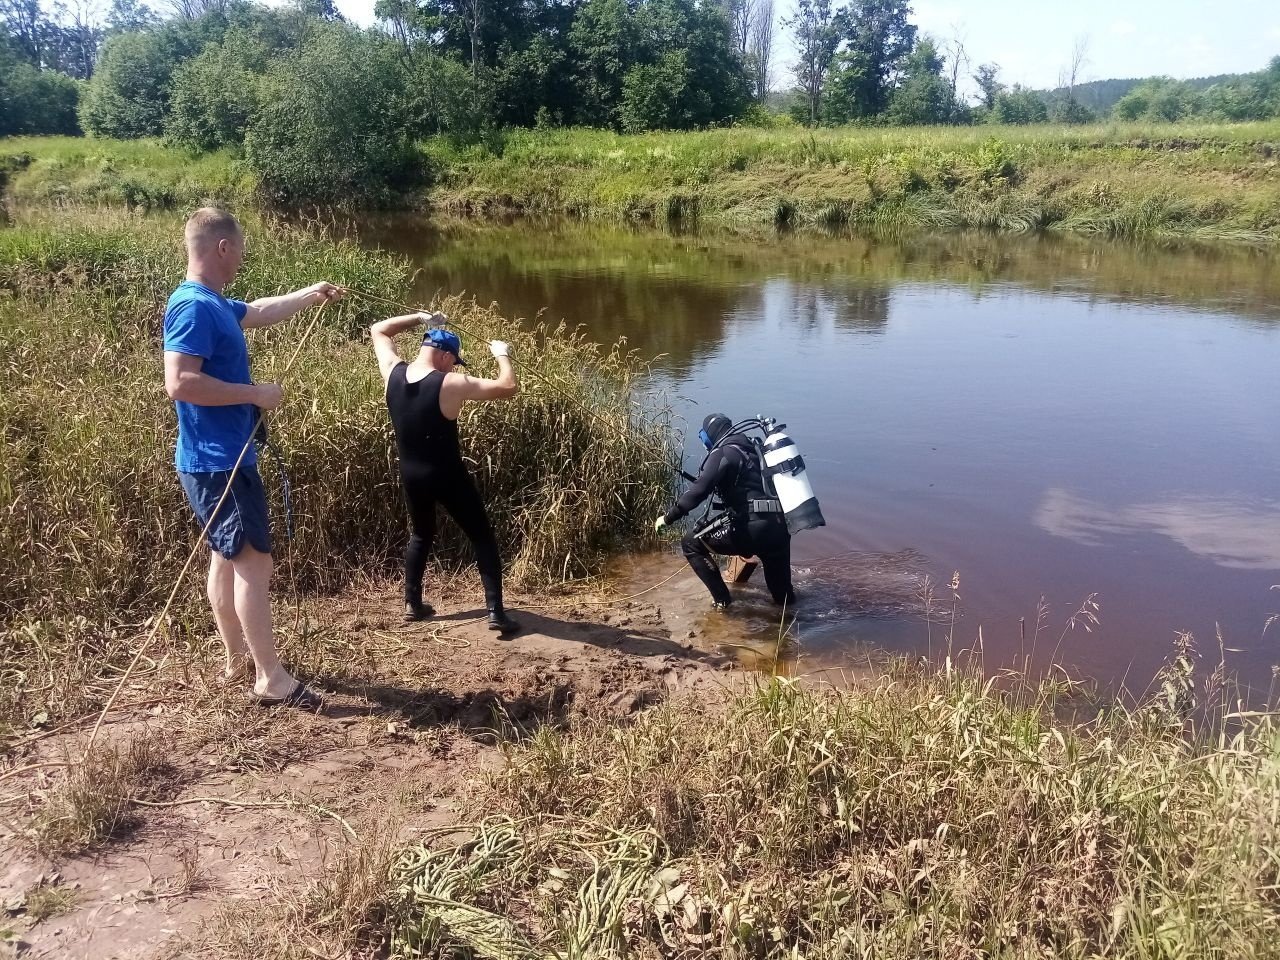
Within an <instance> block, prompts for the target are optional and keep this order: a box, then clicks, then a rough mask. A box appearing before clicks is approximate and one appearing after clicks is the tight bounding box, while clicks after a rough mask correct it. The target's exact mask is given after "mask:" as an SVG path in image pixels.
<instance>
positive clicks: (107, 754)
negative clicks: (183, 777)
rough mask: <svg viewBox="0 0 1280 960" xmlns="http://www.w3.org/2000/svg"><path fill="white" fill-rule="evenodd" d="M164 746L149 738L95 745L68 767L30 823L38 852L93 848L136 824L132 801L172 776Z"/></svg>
mask: <svg viewBox="0 0 1280 960" xmlns="http://www.w3.org/2000/svg"><path fill="white" fill-rule="evenodd" d="M166 757H167V749H166V745H165V744H164V743H162V742H161V740H160V738H158V737H156V736H154V735H145V734H144V735H139V736H136V737H134V738H133V739H131V740H129V741H128V742H126V743H124V744H121V745H116V744H101V745H98V746H96V747H95V748H94V749H93V751H92V752H90V754H89V755H88V756H87V757H85V758H84V760H83V762H78V761H77V762H76V763H73V764H71V765H70V766H69V767H68V768H67V772H66V774H65V775H64V776H62V777H60V778H59V779H58V780H57V781H56V783H55V786H54V787H53V788H51V790H50V792H49V794H48V796H47V797H45V798H44V802H43V803H42V804H41V806H40V808H39V810H38V812H37V813H36V815H35V816H34V817H33V818H32V819H31V822H30V826H29V827H28V830H27V839H28V841H29V842H30V844H31V845H32V846H33V847H34V848H35V849H36V850H37V851H39V852H40V853H41V854H43V855H45V856H48V857H66V856H70V855H72V854H76V853H80V852H82V851H85V850H92V849H94V848H95V847H99V846H101V845H102V844H104V843H106V842H107V841H108V840H112V839H115V838H117V837H120V836H122V835H124V834H125V833H127V832H128V831H129V830H130V829H132V828H133V827H134V826H135V825H136V824H137V823H138V813H137V808H136V807H135V805H134V801H135V800H136V799H138V798H140V797H147V796H152V797H154V796H155V795H156V792H157V791H158V790H160V789H162V788H163V786H164V784H165V782H166V780H167V779H168V778H169V777H170V775H171V774H172V767H171V766H170V763H169V761H168V759H167V758H166Z"/></svg>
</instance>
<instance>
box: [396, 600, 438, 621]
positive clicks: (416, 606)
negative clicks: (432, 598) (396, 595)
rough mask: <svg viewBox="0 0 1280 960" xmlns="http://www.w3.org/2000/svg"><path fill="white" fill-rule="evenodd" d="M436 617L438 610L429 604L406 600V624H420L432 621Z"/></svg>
mask: <svg viewBox="0 0 1280 960" xmlns="http://www.w3.org/2000/svg"><path fill="white" fill-rule="evenodd" d="M435 615H436V608H435V607H433V606H432V605H431V604H429V603H423V602H422V601H421V600H416V601H415V600H405V602H404V622H405V623H420V622H422V621H423V620H430V619H431V618H432V617H434V616H435Z"/></svg>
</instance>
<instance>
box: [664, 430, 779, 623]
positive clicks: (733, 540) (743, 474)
mask: <svg viewBox="0 0 1280 960" xmlns="http://www.w3.org/2000/svg"><path fill="white" fill-rule="evenodd" d="M732 426H733V422H732V421H731V420H730V419H729V418H728V417H726V416H725V415H724V414H723V413H713V414H711V416H709V417H707V418H706V419H705V420H703V421H702V432H701V433H700V434H699V437H700V438H701V439H702V443H703V445H704V446H706V448H707V449H708V450H710V451H711V453H710V455H709V456H708V457H707V460H706V462H705V463H704V464H703V465H702V472H701V473H699V474H698V479H697V480H696V481H694V483H693V484H692V485H691V486H690V487H689V489H688V490H686V491H685V492H684V493H683V494H681V495H680V498H679V499H678V500H676V505H675V506H674V507H672V508H671V509H670V510H668V511H667V512H666V513H664V514H663V515H662V516H660V517H658V519H657V521H656V522H655V523H654V530H661V529H662V528H663V527H665V526H666V525H667V524H669V523H675V522H676V521H677V520H679V519H680V518H681V517H683V516H685V515H687V514H688V513H690V512H691V511H693V510H694V509H696V508H697V506H698V505H699V504H700V503H702V501H704V500H706V499H707V497H709V496H710V495H711V494H712V493H715V494H716V496H717V497H719V498H720V501H721V502H722V503H723V504H724V506H725V509H726V510H727V511H728V522H727V524H725V525H724V526H722V527H720V528H719V529H718V530H714V531H711V532H708V533H707V534H705V535H704V536H702V537H698V536H695V535H694V534H692V533H690V534H688V535H686V536H685V537H684V538H683V539H682V540H681V541H680V546H681V548H682V549H683V550H684V555H685V558H686V559H687V560H688V561H689V566H691V567H692V568H693V572H694V573H696V574H697V575H698V579H699V580H701V581H702V582H703V583H704V584H706V587H707V589H708V590H710V591H711V600H712V605H713V606H714V607H715V608H716V609H717V610H724V609H725V608H726V607H728V606H729V604H730V603H732V602H733V596H732V595H731V594H730V593H729V588H728V587H727V586H725V583H724V577H722V576H721V575H720V565H719V563H718V562H717V561H716V558H715V554H717V553H722V554H734V555H736V556H740V557H752V556H754V557H758V558H759V559H760V565H761V566H762V567H764V581H765V585H766V586H767V587H768V588H769V594H770V596H772V597H773V602H774V603H777V604H786V605H787V606H791V605H792V604H793V603H795V599H796V595H795V591H794V590H793V589H792V587H791V534H790V533H788V532H787V521H786V518H785V517H784V515H783V513H782V507H781V505H780V504H779V503H778V501H777V500H776V499H774V498H773V497H772V496H770V494H769V493H768V492H767V491H766V489H765V484H764V477H763V476H762V475H761V472H760V460H759V458H758V457H757V455H756V451H755V447H754V446H753V445H752V443H751V440H750V438H748V437H746V436H730V437H728V438H727V439H725V436H726V434H728V433H729V430H730V428H731V427H732Z"/></svg>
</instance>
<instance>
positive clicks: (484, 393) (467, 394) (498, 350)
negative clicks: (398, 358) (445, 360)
mask: <svg viewBox="0 0 1280 960" xmlns="http://www.w3.org/2000/svg"><path fill="white" fill-rule="evenodd" d="M489 350H490V352H491V353H493V356H494V358H495V359H496V360H497V361H498V376H497V377H496V378H494V379H492V380H490V379H487V378H485V377H472V376H469V375H468V374H465V373H451V374H449V376H448V377H447V378H445V382H444V385H443V386H442V387H441V389H440V412H441V413H443V414H444V415H445V416H446V417H448V418H449V419H451V420H456V419H457V418H458V414H460V413H461V412H462V404H463V403H465V402H466V401H467V400H505V399H506V398H507V397H514V396H515V395H516V394H517V393H519V392H520V383H519V381H518V380H516V370H515V366H514V365H513V364H512V363H511V357H510V356H509V355H508V354H509V352H510V348H509V347H508V346H507V344H505V343H503V342H502V341H501V340H493V341H490V343H489Z"/></svg>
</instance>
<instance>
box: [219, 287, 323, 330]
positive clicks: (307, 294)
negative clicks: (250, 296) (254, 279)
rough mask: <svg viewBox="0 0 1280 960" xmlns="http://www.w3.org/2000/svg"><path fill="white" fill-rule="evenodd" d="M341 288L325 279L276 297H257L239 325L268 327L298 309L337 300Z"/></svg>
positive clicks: (287, 317)
mask: <svg viewBox="0 0 1280 960" xmlns="http://www.w3.org/2000/svg"><path fill="white" fill-rule="evenodd" d="M343 292H344V291H343V290H342V288H341V287H337V286H335V285H333V284H332V283H329V282H328V281H327V280H321V281H320V282H319V283H313V284H312V285H311V286H309V287H303V288H302V289H301V290H294V291H293V292H292V293H285V294H282V295H280V296H278V297H259V298H258V299H257V300H254V301H253V302H252V303H250V304H249V309H248V310H247V311H245V315H244V319H243V320H242V321H241V322H240V325H241V326H242V327H244V328H245V329H246V330H248V329H251V328H253V327H269V326H271V325H272V324H276V323H279V322H280V321H282V320H288V319H289V318H290V317H292V316H293V315H294V314H295V313H297V312H298V311H299V310H305V309H306V308H307V307H316V306H319V305H320V304H322V303H328V302H329V301H332V300H338V299H340V298H341V297H342V294H343Z"/></svg>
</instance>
